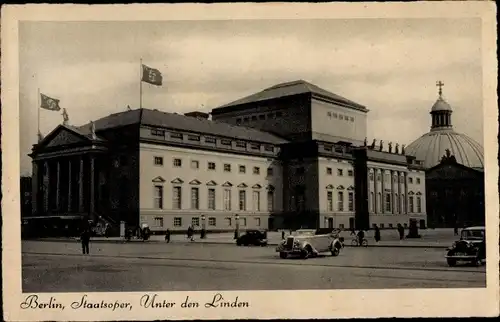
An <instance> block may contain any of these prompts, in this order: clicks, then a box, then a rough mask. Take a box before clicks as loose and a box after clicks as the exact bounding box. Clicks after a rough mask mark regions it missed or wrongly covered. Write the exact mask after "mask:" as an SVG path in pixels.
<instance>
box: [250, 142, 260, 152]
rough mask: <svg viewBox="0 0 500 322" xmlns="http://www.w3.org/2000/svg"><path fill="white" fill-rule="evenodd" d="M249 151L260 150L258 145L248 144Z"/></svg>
mask: <svg viewBox="0 0 500 322" xmlns="http://www.w3.org/2000/svg"><path fill="white" fill-rule="evenodd" d="M250 149H252V150H260V144H257V143H252V144H250Z"/></svg>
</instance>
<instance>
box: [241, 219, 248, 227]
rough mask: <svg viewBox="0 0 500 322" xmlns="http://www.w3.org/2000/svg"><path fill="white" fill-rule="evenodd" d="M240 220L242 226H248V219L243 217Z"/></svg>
mask: <svg viewBox="0 0 500 322" xmlns="http://www.w3.org/2000/svg"><path fill="white" fill-rule="evenodd" d="M239 220H240V225H241V226H243V227H245V226H246V225H247V219H246V218H245V217H242V218H240V219H239Z"/></svg>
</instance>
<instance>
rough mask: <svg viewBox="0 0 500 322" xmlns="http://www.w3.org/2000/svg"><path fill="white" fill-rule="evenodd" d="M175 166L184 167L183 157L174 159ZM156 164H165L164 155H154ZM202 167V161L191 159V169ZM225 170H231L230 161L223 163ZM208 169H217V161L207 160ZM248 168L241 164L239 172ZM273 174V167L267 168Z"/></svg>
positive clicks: (258, 168)
mask: <svg viewBox="0 0 500 322" xmlns="http://www.w3.org/2000/svg"><path fill="white" fill-rule="evenodd" d="M172 162H173V166H174V167H176V168H181V167H182V159H177V158H175V159H173V161H172ZM154 164H155V165H157V166H163V157H154ZM199 168H200V161H198V160H191V169H199ZM223 168H224V172H231V164H229V163H224V165H223ZM207 169H208V170H211V171H215V170H216V164H215V162H210V161H209V162H207ZM246 171H247V168H246V166H245V165H239V166H238V172H239V173H246ZM252 172H253V174H257V175H259V174H260V167H253V169H252ZM272 175H273V168H267V176H272Z"/></svg>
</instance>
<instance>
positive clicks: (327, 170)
mask: <svg viewBox="0 0 500 322" xmlns="http://www.w3.org/2000/svg"><path fill="white" fill-rule="evenodd" d="M326 174H327V175H329V176H331V175H332V168H326Z"/></svg>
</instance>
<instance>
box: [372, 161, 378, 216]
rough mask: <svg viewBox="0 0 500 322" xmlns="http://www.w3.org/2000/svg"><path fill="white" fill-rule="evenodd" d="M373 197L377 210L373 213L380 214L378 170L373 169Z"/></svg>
mask: <svg viewBox="0 0 500 322" xmlns="http://www.w3.org/2000/svg"><path fill="white" fill-rule="evenodd" d="M373 185H374V186H373V191H374V192H373V195H374V197H375V204H374V206H375V209H373V212H374V213H375V214H378V169H377V168H373Z"/></svg>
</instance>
